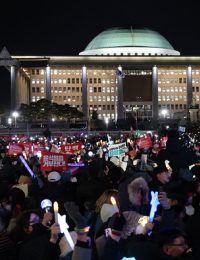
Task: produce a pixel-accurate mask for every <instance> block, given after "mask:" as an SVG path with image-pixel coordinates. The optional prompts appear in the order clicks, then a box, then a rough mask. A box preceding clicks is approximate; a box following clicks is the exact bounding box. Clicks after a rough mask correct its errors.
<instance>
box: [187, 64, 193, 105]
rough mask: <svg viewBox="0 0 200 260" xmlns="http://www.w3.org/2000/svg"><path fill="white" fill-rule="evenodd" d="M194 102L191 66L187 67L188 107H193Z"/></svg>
mask: <svg viewBox="0 0 200 260" xmlns="http://www.w3.org/2000/svg"><path fill="white" fill-rule="evenodd" d="M191 102H192V67H191V66H190V65H189V66H188V67H187V107H189V106H190V105H191Z"/></svg>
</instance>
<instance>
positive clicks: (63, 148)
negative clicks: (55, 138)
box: [61, 143, 83, 153]
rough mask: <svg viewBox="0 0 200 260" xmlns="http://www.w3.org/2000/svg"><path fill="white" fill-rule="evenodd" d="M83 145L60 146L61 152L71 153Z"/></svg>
mask: <svg viewBox="0 0 200 260" xmlns="http://www.w3.org/2000/svg"><path fill="white" fill-rule="evenodd" d="M82 145H83V143H74V144H61V152H63V153H73V152H77V151H80V150H81V147H82Z"/></svg>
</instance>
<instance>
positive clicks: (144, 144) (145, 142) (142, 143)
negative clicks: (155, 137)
mask: <svg viewBox="0 0 200 260" xmlns="http://www.w3.org/2000/svg"><path fill="white" fill-rule="evenodd" d="M136 143H137V145H138V146H139V147H140V149H141V148H149V147H151V146H152V143H151V139H150V138H149V137H147V138H142V139H139V140H137V141H136Z"/></svg>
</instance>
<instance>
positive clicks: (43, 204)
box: [41, 199, 52, 213]
mask: <svg viewBox="0 0 200 260" xmlns="http://www.w3.org/2000/svg"><path fill="white" fill-rule="evenodd" d="M51 207H52V202H51V201H50V200H48V199H45V200H43V201H42V202H41V208H42V209H45V211H46V213H48V212H49V211H50V208H51Z"/></svg>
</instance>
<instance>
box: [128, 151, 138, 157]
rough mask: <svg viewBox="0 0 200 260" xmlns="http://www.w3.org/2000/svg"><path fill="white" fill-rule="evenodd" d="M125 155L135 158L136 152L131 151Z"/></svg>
mask: <svg viewBox="0 0 200 260" xmlns="http://www.w3.org/2000/svg"><path fill="white" fill-rule="evenodd" d="M127 154H129V155H130V156H131V157H136V155H137V154H136V151H135V150H132V151H130V152H128V153H127Z"/></svg>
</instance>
